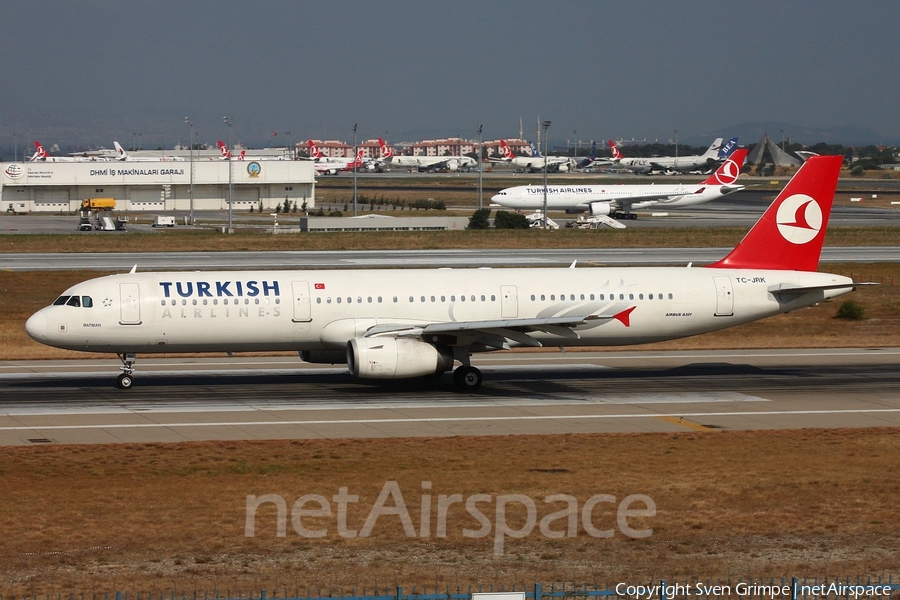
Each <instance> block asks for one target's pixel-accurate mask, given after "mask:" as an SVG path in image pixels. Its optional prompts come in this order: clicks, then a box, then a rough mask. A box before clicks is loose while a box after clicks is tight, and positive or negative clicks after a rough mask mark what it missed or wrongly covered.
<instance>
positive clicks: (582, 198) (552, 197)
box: [491, 184, 743, 211]
mask: <svg viewBox="0 0 900 600" xmlns="http://www.w3.org/2000/svg"><path fill="white" fill-rule="evenodd" d="M741 189H743V186H724V185H704V184H690V185H681V184H679V185H616V184H612V185H549V186H547V208H548V209H549V210H570V211H572V210H587V209H588V207H589V205H590V204H591V203H592V202H610V203H612V204H614V205H616V206H617V207H619V208H627V207H630V206H631V207H635V208H640V204H641V203H646V204H647V205H648V206H649V205H653V204H661V205H665V206H666V207H678V206H692V205H695V204H702V203H704V202H709V201H710V200H716V199H717V198H721V197H722V196H725V195H727V194H731V193H733V192H736V191H739V190H741ZM491 202H493V203H494V204H499V205H500V206H505V207H507V208H514V209H517V210H541V209H543V206H544V186H542V185H521V186H516V187H511V188H507V189H505V190H501V191H500V192H499V193H498V194H496V195H494V196H492V197H491Z"/></svg>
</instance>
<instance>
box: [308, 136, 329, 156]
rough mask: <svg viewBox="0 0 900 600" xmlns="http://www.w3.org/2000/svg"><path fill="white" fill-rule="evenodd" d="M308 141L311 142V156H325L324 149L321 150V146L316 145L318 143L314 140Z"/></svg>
mask: <svg viewBox="0 0 900 600" xmlns="http://www.w3.org/2000/svg"><path fill="white" fill-rule="evenodd" d="M306 143H307V144H309V155H310V156H311V157H313V158H322V157H323V156H325V155H324V154H322V151H321V150H319V148H318V147H317V146H316V143H315V142H314V141H312V140H307V142H306Z"/></svg>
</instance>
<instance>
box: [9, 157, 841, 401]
mask: <svg viewBox="0 0 900 600" xmlns="http://www.w3.org/2000/svg"><path fill="white" fill-rule="evenodd" d="M842 162H843V157H841V156H821V157H812V158H810V159H809V160H808V161H807V162H806V163H805V164H804V165H803V166H802V167H801V168H800V169H799V171H798V172H797V173H796V175H795V176H794V177H793V179H791V181H790V182H788V184H787V186H786V187H785V188H784V190H782V192H781V193H780V194H779V195H778V197H777V198H776V199H775V201H774V202H773V203H772V205H771V206H769V208H768V209H767V210H766V212H765V213H764V214H763V216H762V217H761V218H760V220H759V221H758V222H757V223H756V224H755V225H754V226H753V227H752V228H751V229H750V231H749V233H748V234H747V235H746V236H745V237H744V239H743V240H741V242H740V243H739V244H738V245H737V246H736V247H735V248H734V250H732V251H731V252H730V253H729V254H728V255H727V256H726V257H725V258H723V259H721V260H720V261H718V262H716V263H714V264H711V265H708V266H706V267H692V266H691V265H687V266H685V267H622V268H583V269H578V268H574V267H575V265H574V264H573V265H572V266H571V267H570V268H568V269H558V268H548V269H541V268H511V269H421V270H410V269H383V270H382V269H372V270H331V271H329V270H310V271H305V270H282V271H210V272H155V273H154V272H148V273H140V272H138V271H137V267H135V268H133V269H132V270H131V272H129V273H126V274H119V275H111V276H106V277H100V278H96V279H90V280H87V281H84V282H82V283H78V284H76V285H74V286H72V287H70V288H69V289H67V290H66V291H64V292H63V293H62V295H60V296H59V297H58V298H57V299H56V300H55V301H54V302H53V303H52V305H51V306H48V307H46V308H43V309H41V310H39V311H38V312H36V313H35V314H33V315H32V316H31V317H30V318H29V319H28V321H27V322H26V323H25V330H26V332H27V333H28V335H29V336H31V337H32V338H33V339H35V340H36V341H38V342H40V343H42V344H47V345H50V346H56V347H58V348H68V349H72V350H82V351H89V352H115V353H117V354H118V355H119V357H120V359H121V360H122V374H121V375H120V376H119V378H118V380H117V383H118V386H119V387H120V388H129V387H131V386H132V384H133V382H134V365H135V361H136V356H137V354H138V353H165V352H243V351H276V350H293V351H299V353H300V357H301V358H302V359H303V360H306V361H308V362H313V363H344V362H345V361H346V363H347V365H348V368H349V370H350V372H351V373H352V374H353V375H354V376H356V377H359V378H366V379H402V378H411V377H423V376H433V375H440V374H441V373H444V372H446V371H449V370H451V369H453V367H454V364H455V363H456V362H459V363H461V366H460V367H458V368H456V370H455V371H454V374H453V378H454V382H455V383H456V385H457V386H459V387H460V388H462V389H463V390H468V391H473V390H476V389H478V388H479V387H480V386H481V384H482V374H481V372H480V371H479V370H478V369H477V368H475V367H473V366H472V365H471V364H470V356H471V355H472V354H473V353H476V352H490V351H493V350H500V349H505V348H510V347H514V346H532V347H538V346H542V345H549V346H560V347H563V346H571V345H582V346H596V345H602V346H619V345H629V344H643V343H647V342H655V341H661V340H668V339H675V338H681V337H687V336H692V335H697V334H700V333H705V332H709V331H716V330H719V329H725V328H728V327H732V326H734V325H739V324H742V323H747V322H750V321H756V320H758V319H763V318H765V317H769V316H772V315H777V314H780V313H785V312H789V311H792V310H795V309H798V308H802V307H806V306H812V305H814V304H816V303H818V302H822V301H823V300H826V299H828V298H832V297H835V296H839V295H841V294H845V293H847V292H850V291H852V290H854V289H855V287H856V286H857V284H855V283H854V282H853V280H852V279H850V278H849V277H844V276H841V275H834V274H829V273H818V272H816V269H817V267H818V262H819V255H820V253H821V250H822V243H823V240H824V238H825V230H826V227H827V224H828V217H829V214H830V212H831V205H832V202H833V200H834V190H835V188H836V186H837V180H838V175H839V173H840V169H841V164H842Z"/></svg>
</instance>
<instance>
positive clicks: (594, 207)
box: [591, 202, 613, 217]
mask: <svg viewBox="0 0 900 600" xmlns="http://www.w3.org/2000/svg"><path fill="white" fill-rule="evenodd" d="M612 212H613V210H612V203H611V202H591V216H592V217H599V216H609V215H610V213H612Z"/></svg>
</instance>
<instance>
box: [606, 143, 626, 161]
mask: <svg viewBox="0 0 900 600" xmlns="http://www.w3.org/2000/svg"><path fill="white" fill-rule="evenodd" d="M608 142H609V151H610V152H612V156H613V158H615V159H616V160H621V159H623V158H625V157H624V156H622V153H621V152H619V149H618V148H617V147H616V143H615V142H614V141H612V140H608Z"/></svg>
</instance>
